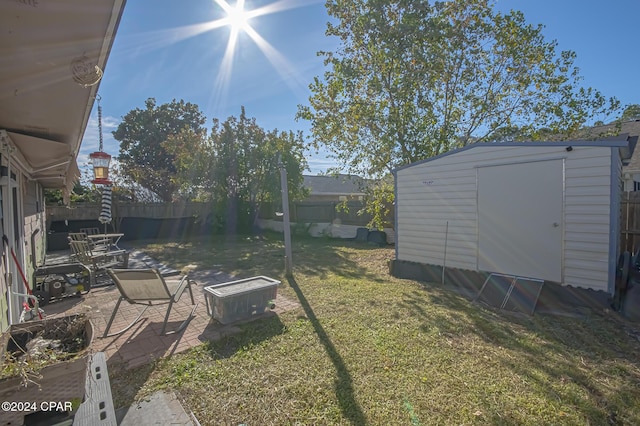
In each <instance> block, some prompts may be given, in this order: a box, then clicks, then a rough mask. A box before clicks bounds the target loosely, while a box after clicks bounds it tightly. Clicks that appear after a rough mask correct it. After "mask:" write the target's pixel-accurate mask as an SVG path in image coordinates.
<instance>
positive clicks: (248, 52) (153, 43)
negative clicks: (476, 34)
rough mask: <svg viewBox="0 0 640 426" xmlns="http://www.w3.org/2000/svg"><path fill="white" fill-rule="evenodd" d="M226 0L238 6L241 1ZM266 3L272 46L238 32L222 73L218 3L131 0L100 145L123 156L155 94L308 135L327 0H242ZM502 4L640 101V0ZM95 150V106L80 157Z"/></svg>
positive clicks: (263, 32) (113, 64)
mask: <svg viewBox="0 0 640 426" xmlns="http://www.w3.org/2000/svg"><path fill="white" fill-rule="evenodd" d="M220 1H221V0H220ZM227 2H228V3H229V4H230V5H231V6H235V0H227ZM262 7H267V8H271V9H280V10H278V11H276V12H274V13H268V14H263V15H260V16H256V17H254V18H252V19H251V20H250V21H249V24H250V25H251V27H252V28H253V29H254V30H255V32H256V33H257V34H259V36H260V37H262V38H263V39H264V40H265V41H266V42H267V43H268V44H269V46H270V47H268V48H267V49H270V52H271V53H270V54H269V55H268V56H269V57H270V59H268V58H267V56H265V54H264V53H263V51H262V50H261V49H260V48H259V47H258V46H257V44H256V43H255V42H254V40H253V39H252V38H251V37H250V36H249V35H248V34H247V33H245V32H240V33H239V35H238V40H237V43H236V46H235V49H234V51H235V54H234V59H233V62H232V69H231V71H230V72H226V73H225V72H223V70H222V68H221V66H222V64H223V63H224V62H225V61H224V60H223V58H224V56H225V51H226V48H227V41H228V39H229V36H230V27H229V26H222V27H218V28H213V29H211V30H209V31H203V27H206V26H207V23H210V22H215V21H216V20H218V19H221V18H224V17H225V16H226V13H225V12H224V11H223V9H222V8H221V7H220V5H219V4H218V3H217V2H216V1H215V0H185V1H180V2H178V1H175V0H129V1H128V2H127V5H126V7H125V10H124V14H123V16H122V20H121V23H120V27H119V29H118V33H117V36H116V40H115V43H114V45H113V48H112V50H111V55H110V57H109V61H108V63H107V67H106V69H105V74H104V78H103V80H102V82H101V84H100V90H99V94H100V96H101V98H102V100H101V105H102V110H103V136H104V143H105V146H104V150H105V151H106V152H108V153H110V154H111V155H114V156H117V155H118V151H119V148H118V143H117V141H115V140H113V137H112V136H111V131H112V130H114V129H115V128H116V127H117V125H118V124H119V122H120V121H121V119H122V117H123V116H124V115H126V114H127V113H128V112H129V111H131V110H132V109H135V108H144V102H145V100H146V99H147V98H150V97H153V98H156V101H157V102H158V104H162V103H165V102H170V101H171V100H173V99H178V100H180V99H184V100H185V101H187V102H192V103H195V104H197V105H198V106H199V107H200V109H201V110H202V111H203V113H204V114H205V115H206V117H207V119H208V123H207V127H211V126H210V123H211V119H212V118H213V117H216V118H219V119H220V120H225V119H226V118H227V117H229V116H231V115H233V116H238V115H239V114H240V107H241V106H243V105H244V106H245V108H246V112H247V115H248V116H249V117H255V118H256V120H257V122H258V124H259V125H260V126H261V127H263V128H265V129H266V130H272V129H275V128H277V129H279V130H302V131H303V132H304V134H305V135H306V136H310V131H309V125H308V123H307V122H304V121H301V122H296V121H295V119H294V117H295V114H296V111H297V106H298V105H299V104H306V103H307V99H308V97H309V95H310V91H309V89H308V85H309V83H310V82H311V81H312V79H313V77H314V76H322V74H323V72H324V70H325V68H324V66H323V63H322V58H321V57H318V56H317V52H318V51H320V50H329V51H331V50H334V48H335V47H336V46H337V41H336V40H335V39H333V38H328V37H326V36H325V30H326V23H327V22H328V21H329V19H330V18H329V16H328V15H327V13H326V9H325V6H324V0H280V1H278V0H245V7H244V8H245V10H247V11H250V10H255V9H260V8H262ZM497 8H498V9H499V10H501V11H506V10H509V9H519V10H521V11H523V12H524V15H525V17H526V19H527V21H528V22H530V23H532V24H543V25H545V27H546V28H545V29H544V35H545V36H546V38H547V39H548V40H551V39H556V40H557V41H558V43H559V49H561V50H574V51H575V52H576V53H577V56H578V57H577V60H576V64H577V65H578V66H579V67H580V71H581V75H582V76H583V77H584V85H585V86H592V87H594V88H597V89H598V90H600V91H601V92H603V93H604V94H605V95H606V96H615V97H617V98H618V99H619V100H620V101H621V102H622V104H623V105H625V104H632V103H640V84H639V82H638V80H639V79H638V77H637V76H638V69H639V68H640V55H638V53H637V52H638V49H639V47H638V45H639V44H640V35H638V34H639V33H638V30H637V19H638V16H640V1H638V0H612V1H610V2H604V1H601V0H584V1H578V0H553V1H552V0H498V2H497ZM209 26H212V25H210V24H209ZM225 75H226V76H227V77H226V78H224V77H222V76H225ZM97 147H98V129H97V109H96V106H94V111H93V113H92V116H91V119H90V122H89V125H88V126H87V130H86V132H85V137H84V141H83V144H82V149H81V155H80V159H79V160H80V161H79V162H80V163H83V162H84V161H85V160H86V156H87V155H88V153H90V152H92V151H95V150H97ZM308 162H309V166H310V168H311V171H310V172H307V173H310V174H317V173H320V172H323V171H325V170H326V168H327V167H329V166H330V165H331V162H330V160H328V159H326V158H325V157H324V156H323V155H315V153H309V156H308Z"/></svg>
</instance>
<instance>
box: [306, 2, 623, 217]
mask: <svg viewBox="0 0 640 426" xmlns="http://www.w3.org/2000/svg"><path fill="white" fill-rule="evenodd" d="M326 6H327V10H328V12H329V14H330V15H331V16H332V17H333V18H335V21H333V22H332V23H329V24H328V28H327V35H330V36H335V37H338V38H339V40H340V44H339V47H338V48H337V49H336V51H335V52H321V54H322V55H324V57H325V66H326V67H327V70H326V72H325V74H324V78H323V79H322V78H318V77H316V78H315V79H314V81H313V83H312V84H311V86H310V88H311V91H312V96H311V97H310V99H309V102H310V103H309V105H306V106H301V107H300V108H299V113H298V116H299V117H301V118H303V119H307V120H310V122H311V129H312V133H313V137H314V138H313V139H314V142H313V144H314V145H315V146H316V147H320V146H323V147H325V148H326V149H327V150H328V151H329V152H330V154H331V156H332V157H333V158H334V159H335V160H336V167H337V168H338V169H340V170H342V171H347V172H349V173H352V174H358V175H361V176H366V177H373V178H378V179H381V178H384V177H385V176H388V174H389V173H390V172H391V171H392V170H393V169H394V168H396V167H398V166H401V165H404V164H408V163H412V162H415V161H418V160H421V159H424V158H428V157H431V156H434V155H437V154H441V153H443V152H446V151H448V150H450V149H452V148H456V147H461V146H464V145H467V144H469V143H473V142H479V141H490V140H493V138H494V137H499V138H503V137H505V135H509V134H514V135H518V136H520V137H522V138H527V139H531V140H536V139H540V138H541V137H542V133H541V131H540V130H541V129H544V134H545V135H546V134H550V133H551V134H555V135H563V137H565V138H569V137H571V136H572V135H573V134H575V132H576V131H577V130H579V129H580V128H581V127H582V126H583V125H585V124H586V123H588V122H589V121H590V120H592V119H593V118H594V117H596V116H600V115H607V114H610V113H611V112H613V111H614V110H615V109H616V108H617V106H618V104H617V101H616V100H615V99H607V98H605V97H604V96H603V95H602V94H601V93H600V92H598V91H597V90H594V89H591V88H584V87H582V86H581V85H580V79H581V78H580V76H579V74H578V69H577V68H576V67H575V66H574V59H575V54H574V53H573V52H558V51H557V48H556V47H557V43H556V42H555V41H547V40H545V38H544V36H543V34H542V29H543V27H542V26H533V25H530V24H528V23H527V22H526V21H525V18H524V16H523V14H522V13H521V12H518V11H511V12H509V13H500V12H497V11H496V10H495V9H494V8H493V4H492V2H491V1H490V0H457V1H447V2H429V1H427V0H349V1H344V0H328V1H327V3H326ZM382 182H383V183H382V184H381V187H380V189H381V191H382V192H383V193H384V197H383V198H384V199H385V200H386V201H387V204H388V202H389V201H391V199H392V197H393V194H392V191H391V190H390V188H391V187H390V185H389V184H388V180H387V181H382ZM378 195H380V194H378ZM376 199H377V201H378V202H377V203H373V204H370V205H369V207H370V209H374V210H375V209H377V210H376V211H371V212H372V213H374V214H375V216H376V217H378V218H380V217H381V216H380V211H379V207H380V206H382V205H383V204H384V203H382V202H381V201H383V200H381V199H380V197H377V198H376ZM378 224H379V223H378Z"/></svg>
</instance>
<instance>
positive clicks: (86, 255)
mask: <svg viewBox="0 0 640 426" xmlns="http://www.w3.org/2000/svg"><path fill="white" fill-rule="evenodd" d="M69 245H70V246H71V251H72V253H73V255H74V256H75V258H76V259H77V260H78V262H80V263H82V264H83V265H85V266H87V267H89V268H90V269H91V270H92V271H94V272H98V271H102V270H104V269H106V268H113V267H114V266H122V267H124V268H127V267H128V266H129V252H128V251H126V250H95V249H94V248H92V247H91V244H90V243H89V241H87V240H74V239H73V238H72V237H69Z"/></svg>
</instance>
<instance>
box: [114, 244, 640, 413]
mask: <svg viewBox="0 0 640 426" xmlns="http://www.w3.org/2000/svg"><path fill="white" fill-rule="evenodd" d="M280 239H281V236H277V235H267V236H266V237H265V238H264V239H256V238H238V239H236V240H235V241H233V242H225V241H224V239H220V241H210V240H209V239H197V240H194V241H185V242H180V243H175V242H174V243H169V242H163V243H151V244H139V248H142V249H144V250H145V251H146V252H147V253H148V254H149V255H151V256H153V257H155V258H157V259H158V260H160V261H162V262H164V263H166V264H168V265H171V266H173V267H176V268H182V267H185V266H186V265H192V266H195V267H197V268H200V269H218V270H221V271H224V272H227V273H232V274H235V275H237V276H238V277H247V276H251V275H258V274H259V275H268V276H271V277H273V278H277V279H280V280H282V282H283V284H282V285H281V286H280V288H279V290H278V291H279V292H280V293H282V294H284V295H286V296H287V297H289V298H291V299H295V300H298V301H299V302H300V303H301V305H302V307H301V308H300V309H298V310H295V311H291V312H287V313H285V314H282V315H280V316H272V317H268V318H263V319H259V320H257V321H253V322H251V323H248V324H244V325H242V332H241V333H239V334H236V335H233V336H229V337H226V338H223V339H222V340H221V341H218V342H214V343H205V344H203V345H201V346H199V347H196V348H195V349H192V350H191V351H189V352H187V353H183V354H179V355H175V356H173V357H171V358H169V359H162V360H159V361H156V362H155V363H154V364H151V365H149V366H144V367H141V368H139V369H137V370H134V371H133V372H127V373H119V374H117V375H116V376H114V377H113V378H112V380H111V384H112V388H113V391H114V395H115V397H116V400H115V403H116V406H123V405H126V404H130V403H131V402H132V399H133V398H143V397H144V396H145V395H148V394H150V393H152V392H154V391H156V390H158V389H170V390H173V391H174V392H175V393H176V394H177V395H178V397H179V398H180V399H181V401H182V402H183V405H184V406H185V408H186V409H187V410H191V411H193V413H194V414H195V416H196V417H197V419H198V420H199V421H200V422H201V423H202V424H203V425H213V424H229V425H239V424H247V425H271V424H273V425H285V424H305V425H306V424H317V425H333V424H355V425H365V424H370V425H396V424H397V425H400V424H403V425H405V424H406V425H431V424H437V425H449V424H451V425H462V424H506V425H512V424H532V425H539V424H550V425H551V424H552V425H558V424H571V425H572V424H577V425H607V424H612V425H617V424H628V425H632V424H636V425H637V424H640V403H639V402H638V401H640V341H639V339H640V333H639V331H640V324H636V325H635V326H633V325H631V324H628V323H626V322H624V321H622V320H621V319H619V317H618V316H617V315H615V314H612V313H609V312H605V311H602V312H594V313H593V314H591V315H590V316H585V317H567V316H545V315H536V316H534V317H527V316H522V315H515V314H507V313H501V312H497V311H494V310H492V309H489V308H485V307H482V306H479V305H476V304H473V303H471V302H470V301H468V300H467V299H465V298H463V297H461V296H459V295H458V294H457V293H456V292H454V291H452V290H451V287H450V285H446V286H442V285H440V284H438V283H420V282H416V281H410V280H400V279H396V278H394V277H391V276H390V275H389V273H388V267H387V261H388V260H389V259H391V258H392V257H393V254H394V251H393V248H377V247H374V246H370V245H367V244H365V243H357V242H351V241H336V240H329V239H324V238H320V239H310V238H295V237H294V247H293V260H294V278H293V279H289V280H287V279H286V278H285V277H284V276H283V267H284V262H283V257H282V256H283V253H284V250H283V245H282V242H281V241H280Z"/></svg>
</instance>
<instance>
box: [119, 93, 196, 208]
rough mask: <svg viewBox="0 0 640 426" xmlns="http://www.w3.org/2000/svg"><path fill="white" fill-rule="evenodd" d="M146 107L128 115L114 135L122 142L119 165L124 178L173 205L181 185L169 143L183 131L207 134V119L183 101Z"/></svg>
mask: <svg viewBox="0 0 640 426" xmlns="http://www.w3.org/2000/svg"><path fill="white" fill-rule="evenodd" d="M145 106H146V109H144V110H143V109H139V108H136V109H134V110H132V111H130V112H129V113H127V115H126V116H124V118H123V120H122V122H121V123H120V125H119V126H118V128H117V129H116V130H115V131H114V132H113V137H114V138H115V139H116V140H117V141H119V142H120V155H119V156H118V161H119V163H120V168H121V171H122V174H123V176H124V177H125V178H129V179H130V180H131V181H133V182H135V183H136V184H137V185H139V186H141V187H142V188H145V189H147V190H149V191H151V192H153V193H154V194H156V195H157V196H158V197H159V198H160V199H161V200H162V201H165V202H170V201H172V200H173V199H174V198H175V197H177V196H178V195H179V191H178V189H179V185H178V184H177V183H176V179H175V176H176V173H177V170H176V164H175V162H176V158H175V156H174V155H173V154H171V152H170V151H171V149H169V150H168V149H167V148H168V147H167V143H168V142H167V141H170V140H172V139H171V137H172V136H174V135H177V134H179V133H181V132H183V131H191V132H192V133H193V134H194V135H201V134H204V133H206V130H205V129H204V128H203V127H202V126H203V125H204V123H205V121H206V118H205V116H204V115H203V114H202V113H201V112H200V110H199V108H198V106H197V105H195V104H191V103H188V102H184V101H183V100H180V101H176V100H175V99H174V100H173V101H172V102H170V103H167V104H163V105H160V106H157V105H156V101H155V99H154V98H149V99H147V101H146V102H145Z"/></svg>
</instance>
